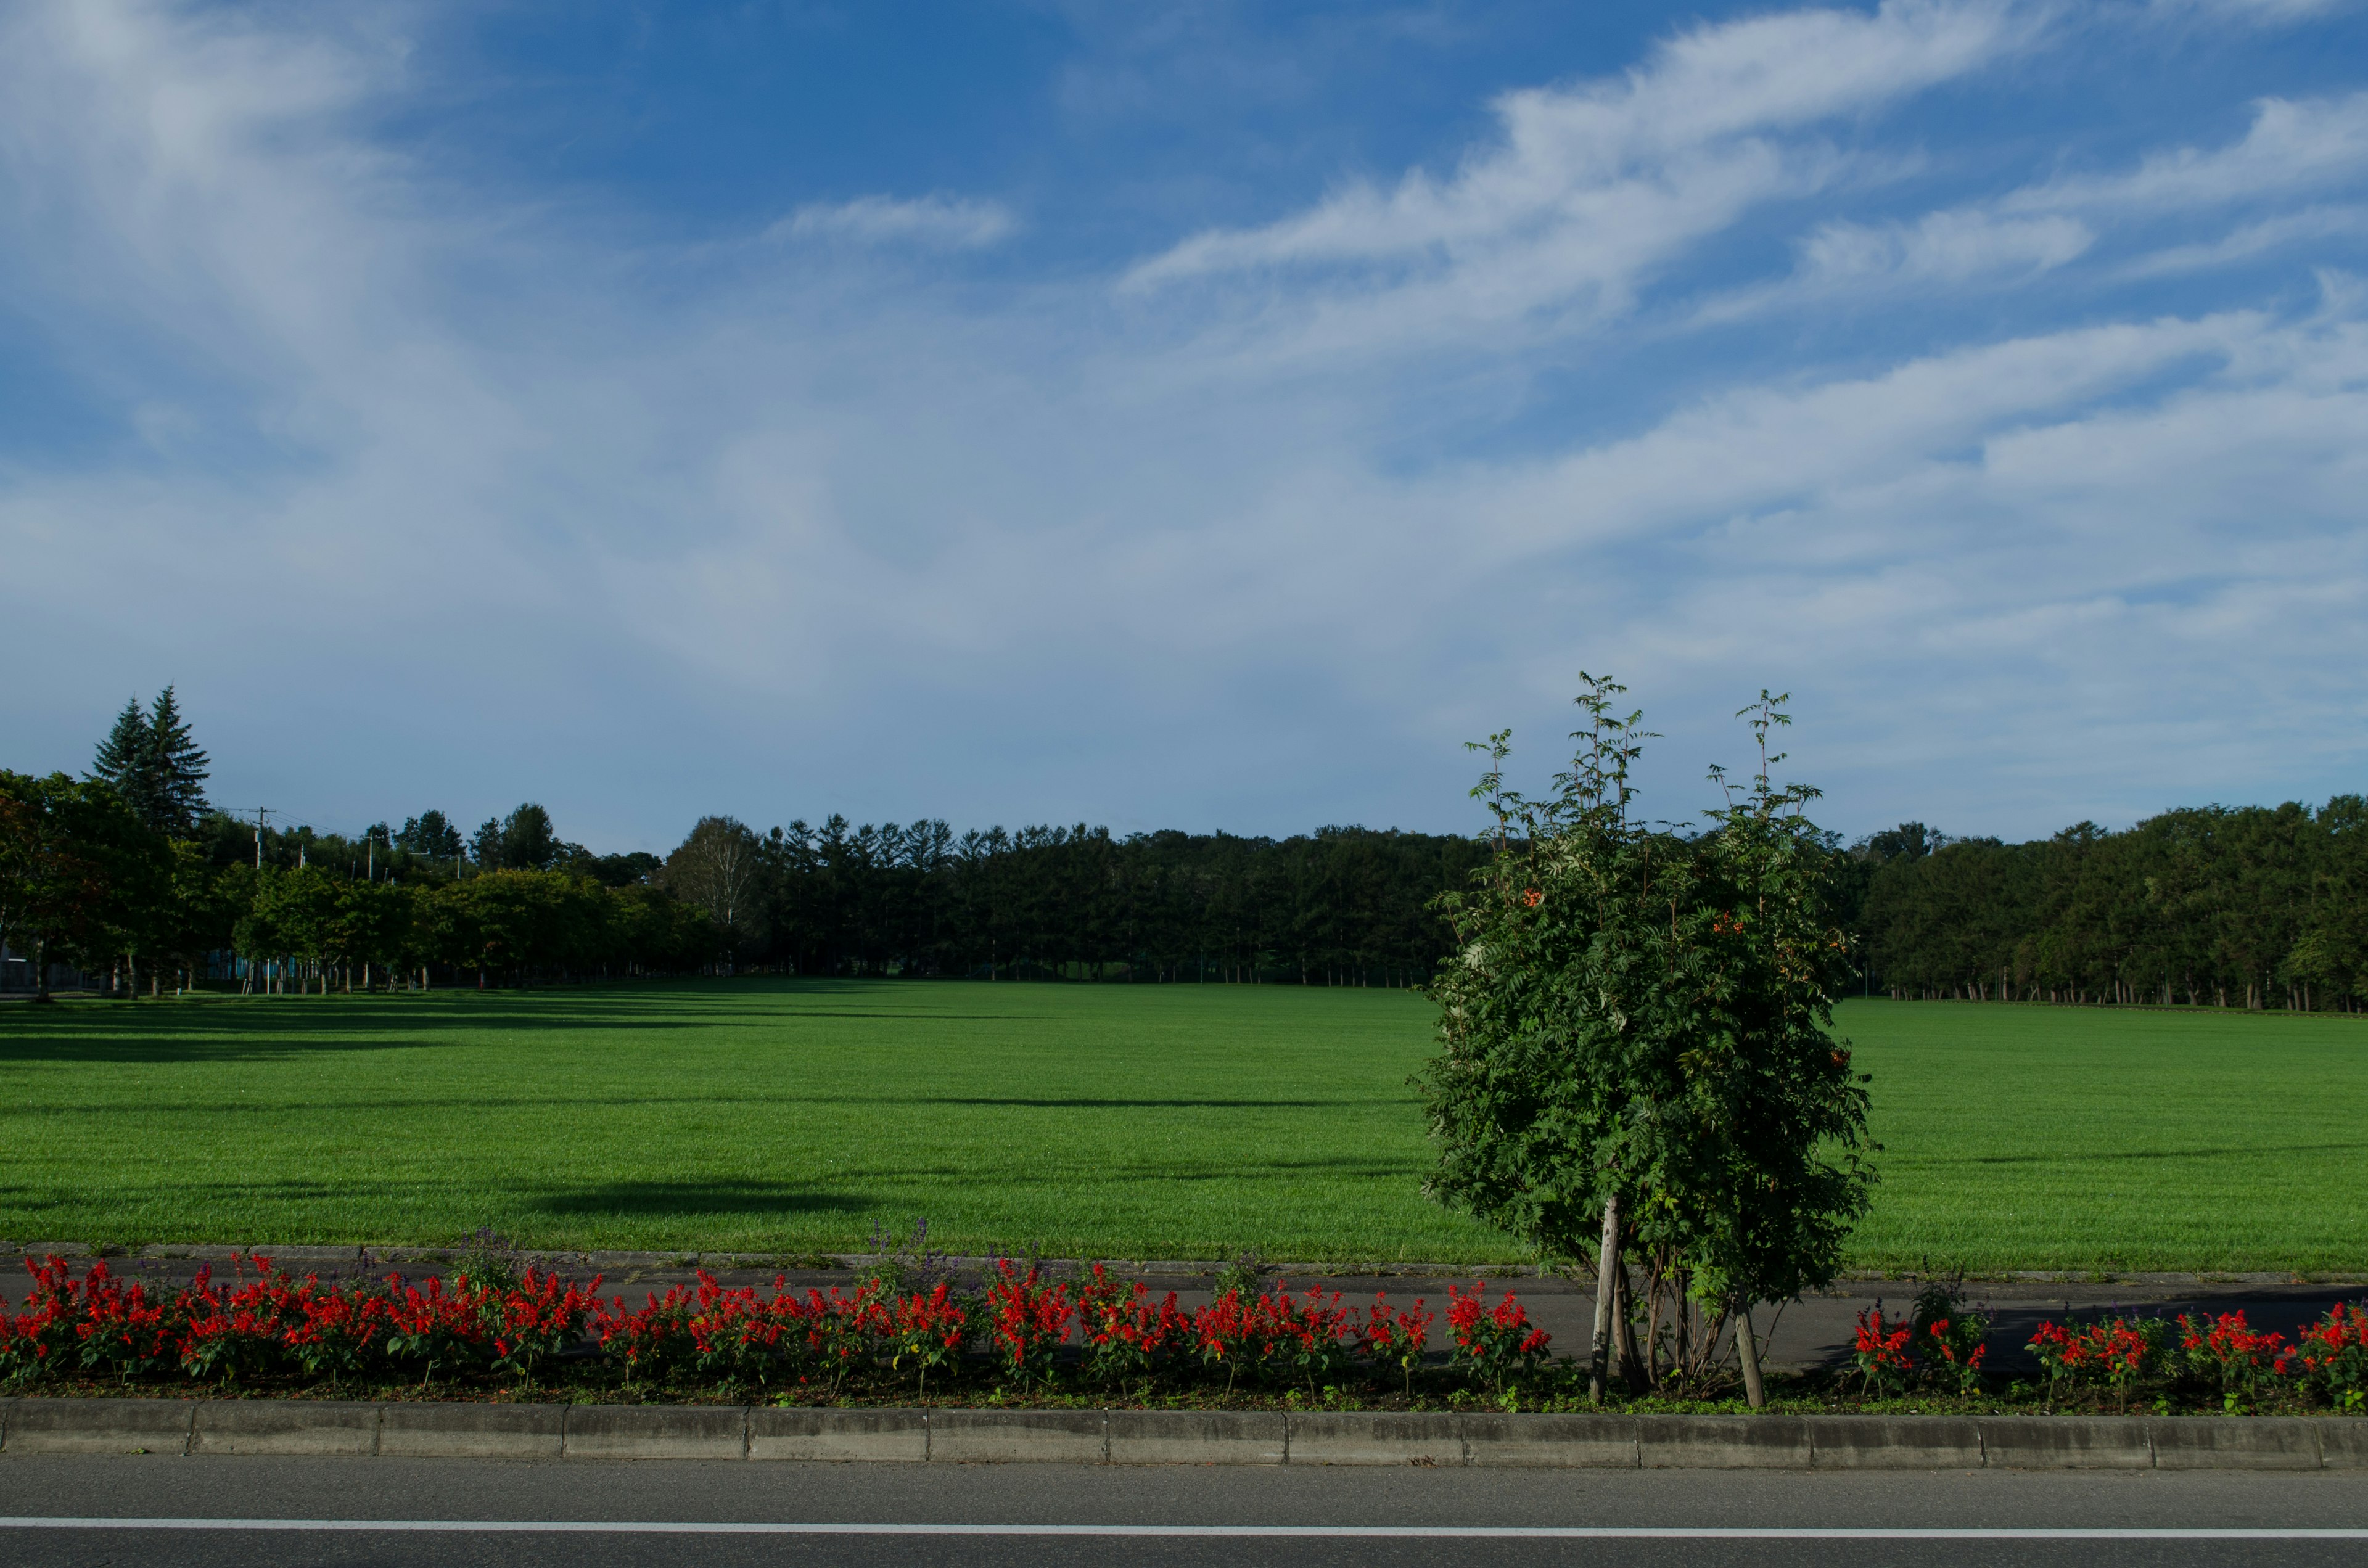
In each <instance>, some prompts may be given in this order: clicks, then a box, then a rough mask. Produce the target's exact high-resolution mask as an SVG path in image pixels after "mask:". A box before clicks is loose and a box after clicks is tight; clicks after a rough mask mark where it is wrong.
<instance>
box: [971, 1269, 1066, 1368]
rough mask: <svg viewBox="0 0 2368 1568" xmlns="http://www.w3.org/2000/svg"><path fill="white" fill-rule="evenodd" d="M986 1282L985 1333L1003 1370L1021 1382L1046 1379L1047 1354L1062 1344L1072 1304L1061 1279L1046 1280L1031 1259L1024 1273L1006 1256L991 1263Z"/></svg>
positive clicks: (1051, 1354)
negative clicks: (991, 1273) (993, 1269)
mask: <svg viewBox="0 0 2368 1568" xmlns="http://www.w3.org/2000/svg"><path fill="white" fill-rule="evenodd" d="M995 1267H996V1278H994V1279H992V1280H991V1281H989V1282H988V1284H987V1287H986V1338H987V1345H988V1346H989V1348H991V1349H992V1350H993V1351H994V1353H995V1357H996V1359H997V1360H998V1361H1000V1362H1002V1363H1003V1369H1004V1370H1005V1371H1006V1372H1008V1373H1009V1374H1010V1375H1011V1376H1012V1377H1014V1378H1016V1379H1018V1380H1019V1381H1021V1382H1030V1381H1040V1380H1042V1379H1045V1378H1049V1377H1051V1376H1052V1374H1053V1358H1054V1357H1055V1356H1057V1355H1059V1354H1060V1349H1061V1346H1064V1345H1065V1344H1067V1343H1068V1339H1069V1329H1070V1325H1071V1324H1074V1323H1075V1322H1076V1315H1077V1307H1076V1302H1075V1301H1072V1300H1071V1299H1070V1297H1069V1287H1068V1286H1067V1284H1066V1283H1064V1282H1058V1281H1048V1280H1046V1279H1045V1278H1043V1275H1042V1272H1041V1271H1040V1270H1039V1269H1038V1268H1037V1267H1036V1266H1035V1265H1034V1264H1032V1263H1031V1264H1030V1265H1029V1266H1028V1268H1027V1270H1026V1272H1024V1273H1023V1272H1021V1270H1020V1269H1019V1266H1018V1265H1016V1264H1014V1263H1012V1262H1011V1260H1010V1259H1008V1258H1004V1259H1000V1260H998V1261H997V1262H996V1266H995Z"/></svg>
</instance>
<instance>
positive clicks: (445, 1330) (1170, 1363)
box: [0, 1256, 1547, 1398]
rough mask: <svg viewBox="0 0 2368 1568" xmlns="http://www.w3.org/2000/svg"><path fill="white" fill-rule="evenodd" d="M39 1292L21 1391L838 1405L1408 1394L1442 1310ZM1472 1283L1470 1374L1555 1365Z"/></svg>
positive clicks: (1516, 1313)
mask: <svg viewBox="0 0 2368 1568" xmlns="http://www.w3.org/2000/svg"><path fill="white" fill-rule="evenodd" d="M26 1268H27V1269H28V1272H30V1274H31V1275H32V1278H33V1288H32V1290H31V1292H30V1294H29V1295H28V1297H27V1299H26V1301H25V1304H24V1307H23V1309H22V1310H21V1311H19V1312H14V1313H10V1312H0V1382H6V1383H12V1384H18V1385H30V1384H37V1383H53V1382H57V1381H63V1380H73V1379H81V1380H85V1381H87V1380H91V1379H94V1378H106V1377H109V1376H112V1377H113V1378H114V1379H115V1380H117V1381H120V1382H123V1383H131V1382H133V1381H143V1382H153V1381H156V1380H159V1379H177V1380H182V1381H198V1382H203V1383H211V1384H215V1385H219V1386H222V1387H224V1388H233V1389H234V1388H239V1387H245V1386H252V1385H255V1384H256V1383H257V1382H259V1381H282V1382H285V1381H291V1380H301V1381H304V1382H307V1383H312V1384H319V1383H324V1382H325V1383H326V1384H327V1385H328V1386H329V1387H330V1388H331V1389H333V1390H334V1389H336V1388H339V1387H341V1386H343V1385H345V1384H347V1383H352V1384H367V1385H373V1386H384V1385H388V1384H392V1383H394V1382H397V1381H404V1380H412V1379H416V1381H417V1382H418V1384H419V1386H420V1387H421V1388H422V1389H423V1390H426V1389H428V1388H430V1387H432V1386H434V1385H436V1384H437V1383H438V1382H439V1381H440V1382H443V1383H447V1384H450V1383H464V1382H465V1383H477V1384H484V1383H488V1382H490V1383H495V1384H499V1383H502V1382H505V1381H507V1382H509V1383H514V1384H519V1385H523V1384H526V1383H528V1382H529V1381H532V1380H535V1379H537V1378H539V1377H546V1376H549V1375H551V1374H552V1373H554V1372H555V1371H557V1370H559V1369H561V1368H562V1367H563V1365H564V1367H565V1368H566V1369H568V1370H570V1371H572V1372H573V1373H575V1375H576V1376H577V1377H578V1378H579V1380H581V1379H590V1380H593V1381H598V1380H602V1379H606V1380H608V1381H611V1382H614V1383H616V1384H619V1385H620V1386H621V1387H622V1388H623V1389H625V1390H627V1391H632V1390H635V1389H637V1388H671V1389H682V1388H709V1389H730V1390H738V1391H743V1392H751V1391H754V1392H782V1393H800V1392H803V1393H806V1394H810V1395H812V1396H814V1397H817V1398H832V1397H836V1396H837V1395H838V1394H839V1393H840V1392H842V1390H843V1389H845V1388H846V1387H847V1386H848V1385H849V1384H850V1383H853V1382H858V1381H860V1382H862V1383H864V1384H866V1385H867V1386H872V1387H876V1386H878V1385H880V1384H882V1383H902V1382H903V1381H905V1380H906V1379H909V1380H910V1384H911V1389H912V1392H913V1395H914V1396H915V1397H921V1396H925V1395H926V1394H927V1392H928V1385H929V1378H930V1374H931V1373H932V1372H933V1371H934V1372H936V1373H937V1374H938V1376H939V1385H940V1387H941V1389H942V1387H943V1385H944V1384H945V1382H946V1381H949V1380H952V1379H960V1378H963V1377H965V1376H969V1377H972V1378H973V1380H975V1379H976V1378H979V1377H984V1378H985V1379H987V1380H988V1381H991V1382H992V1383H993V1384H995V1385H996V1386H997V1387H1014V1388H1018V1389H1023V1390H1024V1389H1028V1388H1030V1387H1042V1386H1044V1385H1050V1384H1054V1383H1061V1384H1074V1383H1084V1384H1087V1385H1091V1386H1094V1387H1097V1388H1100V1389H1103V1390H1114V1389H1119V1388H1121V1387H1130V1386H1131V1387H1134V1388H1136V1389H1138V1390H1148V1389H1150V1388H1152V1387H1154V1386H1157V1387H1160V1388H1164V1389H1168V1390H1173V1389H1175V1388H1177V1387H1178V1386H1181V1385H1191V1384H1195V1383H1204V1382H1205V1383H1214V1382H1222V1384H1223V1386H1224V1388H1225V1389H1226V1390H1227V1391H1229V1392H1230V1391H1233V1390H1235V1389H1236V1388H1249V1387H1263V1388H1279V1387H1291V1388H1304V1390H1306V1391H1307V1392H1309V1393H1311V1394H1314V1393H1315V1392H1317V1391H1318V1390H1319V1389H1322V1388H1325V1387H1326V1386H1330V1387H1333V1388H1336V1389H1337V1388H1338V1386H1339V1385H1340V1384H1342V1383H1343V1382H1344V1381H1380V1382H1386V1383H1399V1384H1403V1385H1404V1387H1405V1388H1406V1391H1407V1392H1409V1393H1411V1391H1412V1386H1413V1378H1414V1375H1415V1372H1416V1370H1417V1369H1418V1368H1419V1367H1420V1364H1421V1361H1422V1358H1423V1350H1424V1346H1425V1344H1426V1342H1427V1340H1428V1337H1429V1328H1430V1324H1431V1323H1432V1321H1433V1314H1432V1313H1431V1312H1430V1311H1429V1308H1428V1307H1427V1306H1426V1305H1425V1303H1424V1302H1422V1301H1416V1302H1415V1303H1414V1304H1413V1306H1412V1307H1410V1308H1405V1307H1395V1306H1392V1305H1391V1304H1390V1303H1389V1301H1388V1300H1387V1298H1386V1297H1384V1296H1376V1297H1375V1298H1374V1300H1373V1303H1372V1306H1370V1307H1368V1308H1365V1309H1363V1310H1362V1311H1361V1312H1360V1310H1358V1309H1356V1308H1352V1307H1348V1306H1345V1305H1343V1304H1342V1302H1341V1300H1340V1296H1339V1294H1338V1292H1337V1291H1335V1292H1331V1293H1329V1294H1326V1292H1324V1291H1321V1290H1307V1291H1304V1292H1301V1293H1298V1294H1293V1293H1292V1291H1291V1290H1290V1289H1289V1287H1288V1286H1287V1285H1284V1284H1281V1283H1280V1282H1278V1283H1277V1284H1275V1285H1273V1286H1272V1287H1270V1288H1269V1289H1266V1290H1260V1291H1248V1290H1242V1289H1240V1288H1238V1287H1236V1288H1233V1289H1227V1290H1223V1291H1221V1292H1220V1293H1219V1294H1218V1296H1217V1297H1216V1299H1215V1300H1214V1301H1210V1302H1209V1303H1208V1304H1206V1305H1205V1306H1201V1307H1200V1308H1198V1309H1196V1310H1193V1311H1190V1312H1187V1311H1184V1310H1183V1309H1181V1308H1180V1307H1178V1305H1177V1298H1176V1293H1175V1292H1174V1291H1172V1290H1171V1291H1167V1292H1166V1293H1165V1294H1164V1295H1161V1296H1158V1297H1156V1298H1155V1297H1154V1296H1153V1294H1152V1293H1151V1289H1150V1287H1149V1286H1148V1285H1146V1284H1144V1282H1143V1281H1141V1280H1133V1281H1128V1282H1123V1283H1122V1282H1121V1281H1118V1280H1115V1279H1112V1278H1110V1275H1109V1272H1108V1270H1107V1269H1106V1268H1105V1267H1103V1266H1101V1265H1099V1264H1096V1265H1094V1266H1093V1267H1091V1269H1090V1270H1089V1271H1088V1272H1087V1275H1086V1276H1085V1277H1083V1278H1076V1279H1070V1278H1050V1277H1048V1276H1046V1275H1045V1274H1044V1273H1043V1271H1042V1270H1041V1269H1040V1268H1037V1267H1032V1266H1030V1267H1020V1266H1019V1265H1017V1264H1013V1263H1010V1262H1004V1263H1002V1264H1000V1265H999V1266H998V1267H996V1269H995V1270H994V1271H993V1272H992V1273H991V1274H990V1275H989V1277H988V1278H987V1279H986V1281H985V1289H984V1290H982V1291H981V1292H980V1293H978V1294H976V1295H972V1296H965V1295H962V1294H959V1293H957V1292H956V1291H955V1290H954V1289H953V1288H952V1286H951V1283H950V1282H947V1281H944V1280H939V1281H938V1282H936V1283H934V1284H933V1285H930V1286H929V1287H928V1288H927V1289H924V1290H909V1291H905V1290H896V1289H894V1288H893V1287H892V1286H891V1285H889V1284H887V1283H884V1282H882V1281H881V1280H878V1279H866V1280H859V1281H858V1282H856V1283H855V1284H854V1286H853V1287H852V1288H851V1289H848V1290H840V1289H837V1288H833V1289H831V1290H827V1291H825V1290H811V1289H810V1290H805V1291H804V1292H803V1293H800V1292H799V1291H798V1290H794V1289H792V1288H791V1287H790V1286H788V1285H787V1284H786V1283H785V1281H784V1280H783V1279H782V1278H779V1277H777V1278H775V1279H774V1281H773V1284H772V1286H771V1288H770V1289H769V1290H768V1289H765V1288H761V1287H757V1286H746V1285H744V1286H725V1285H722V1284H719V1283H717V1282H716V1280H715V1279H714V1278H712V1276H710V1275H708V1274H706V1273H705V1272H703V1271H702V1272H701V1273H700V1275H699V1277H698V1281H697V1283H696V1284H693V1285H677V1286H674V1287H672V1288H670V1289H668V1290H666V1291H665V1293H663V1294H658V1293H655V1292H651V1293H648V1294H647V1295H646V1296H645V1298H644V1300H643V1301H642V1303H641V1304H640V1305H637V1306H636V1305H632V1304H630V1303H629V1302H628V1301H626V1299H625V1298H624V1297H622V1296H603V1295H602V1294H601V1293H600V1284H601V1281H600V1279H599V1278H598V1277H596V1278H593V1279H592V1280H590V1281H589V1282H588V1283H582V1284H578V1283H575V1282H574V1281H569V1280H563V1279H560V1278H556V1277H554V1276H552V1275H550V1274H547V1273H541V1272H538V1271H537V1270H535V1269H534V1268H532V1267H527V1268H523V1269H518V1270H515V1271H512V1270H508V1269H502V1270H498V1271H485V1270H480V1271H479V1272H478V1273H477V1274H476V1275H475V1276H474V1277H472V1275H471V1274H469V1273H468V1272H465V1271H463V1272H457V1273H456V1274H455V1275H454V1276H453V1278H450V1279H449V1280H448V1279H446V1278H441V1277H435V1276H431V1277H428V1278H423V1279H410V1278H404V1277H403V1276H401V1275H396V1274H390V1275H386V1276H384V1277H382V1278H375V1279H360V1280H348V1281H324V1280H323V1279H321V1278H320V1277H319V1276H318V1275H312V1274H308V1275H305V1276H303V1277H302V1278H299V1277H297V1276H294V1275H290V1274H288V1273H285V1272H283V1271H281V1270H279V1269H277V1268H275V1267H273V1266H272V1263H271V1260H270V1259H269V1258H268V1257H264V1256H242V1257H238V1258H235V1259H233V1277H232V1278H231V1279H230V1280H228V1281H222V1280H218V1279H216V1278H214V1277H213V1275H212V1273H211V1269H209V1270H207V1271H204V1272H201V1273H200V1274H199V1277H198V1278H197V1279H196V1281H195V1282H193V1283H192V1284H190V1285H188V1286H186V1287H183V1288H181V1289H179V1290H174V1291H172V1292H170V1293H169V1294H157V1293H152V1292H151V1291H150V1290H148V1288H147V1287H146V1286H144V1285H142V1284H141V1283H139V1282H137V1281H127V1280H124V1279H122V1278H118V1277H117V1276H116V1275H115V1274H114V1273H113V1272H112V1271H111V1270H110V1269H109V1268H108V1266H107V1263H106V1261H105V1260H104V1259H101V1260H99V1261H97V1262H96V1263H94V1264H92V1265H91V1266H90V1267H89V1269H88V1271H87V1272H86V1273H85V1274H84V1275H83V1276H82V1277H81V1278H75V1277H74V1274H73V1272H72V1271H71V1270H70V1269H69V1267H67V1265H66V1264H65V1263H64V1262H63V1261H62V1260H61V1259H59V1258H56V1257H50V1258H46V1259H44V1260H42V1261H41V1262H39V1263H35V1262H34V1261H32V1260H31V1259H29V1258H28V1259H27V1260H26ZM1486 1291H1487V1287H1486V1284H1484V1283H1475V1284H1474V1287H1473V1290H1472V1291H1471V1292H1470V1293H1469V1294H1468V1295H1467V1294H1465V1293H1464V1292H1463V1290H1460V1289H1459V1290H1453V1291H1452V1292H1451V1294H1452V1295H1453V1296H1454V1298H1455V1305H1454V1306H1453V1308H1452V1310H1451V1312H1450V1313H1449V1322H1450V1324H1451V1327H1452V1334H1453V1337H1454V1341H1455V1347H1456V1348H1455V1353H1454V1357H1453V1360H1452V1369H1453V1372H1452V1375H1453V1376H1455V1377H1456V1378H1457V1379H1458V1380H1459V1381H1468V1382H1471V1383H1474V1384H1485V1385H1487V1386H1489V1387H1492V1388H1494V1389H1497V1390H1499V1391H1501V1390H1502V1389H1503V1388H1504V1387H1505V1386H1506V1385H1507V1383H1508V1380H1509V1379H1511V1378H1513V1377H1515V1376H1517V1375H1519V1374H1520V1373H1521V1372H1523V1371H1531V1372H1534V1371H1535V1369H1536V1368H1537V1366H1538V1365H1539V1364H1540V1363H1541V1362H1542V1361H1543V1358H1545V1355H1546V1341H1547V1336H1546V1335H1545V1333H1544V1331H1543V1330H1541V1329H1538V1328H1536V1327H1535V1326H1533V1325H1532V1324H1531V1323H1530V1321H1529V1313H1528V1311H1527V1309H1525V1308H1524V1307H1522V1305H1521V1304H1520V1301H1519V1300H1518V1299H1517V1298H1515V1297H1513V1296H1510V1295H1507V1296H1504V1297H1502V1298H1501V1299H1499V1300H1497V1301H1495V1302H1493V1303H1490V1302H1487V1301H1486V1300H1485V1297H1486Z"/></svg>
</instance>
